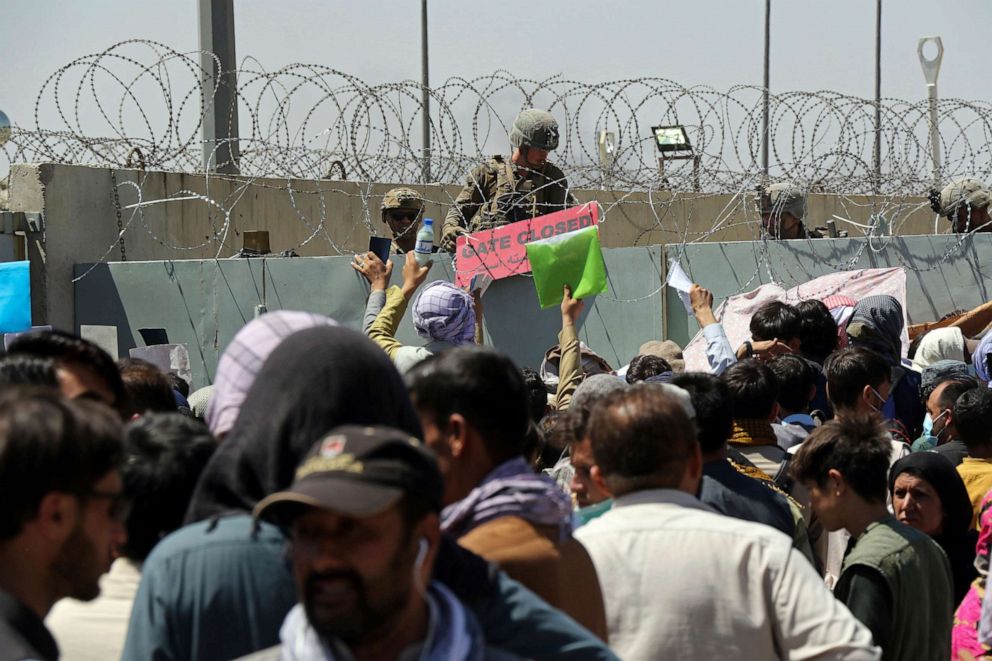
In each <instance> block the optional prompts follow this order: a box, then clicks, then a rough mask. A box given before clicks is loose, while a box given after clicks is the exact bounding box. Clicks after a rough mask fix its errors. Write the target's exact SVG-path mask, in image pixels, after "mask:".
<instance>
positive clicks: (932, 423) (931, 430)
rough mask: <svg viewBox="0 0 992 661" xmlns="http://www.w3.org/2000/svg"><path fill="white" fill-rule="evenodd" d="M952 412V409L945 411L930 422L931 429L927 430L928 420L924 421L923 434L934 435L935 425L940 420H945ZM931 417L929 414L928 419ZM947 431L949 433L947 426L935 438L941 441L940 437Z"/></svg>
mask: <svg viewBox="0 0 992 661" xmlns="http://www.w3.org/2000/svg"><path fill="white" fill-rule="evenodd" d="M950 412H951V411H950V409H944V412H943V413H941V414H940V415H938V416H937V417H936V418H934V419H933V420H932V421H931V422H930V429H927V426H926V420H925V419H924V422H923V432H924V433H926V434H933V426H934V424H935V423H936V422H937V421H938V420H940V419H941V418H943V417H944V416H945V415H947V414H948V413H950ZM929 417H930V414H929V413H927V418H929ZM945 431H947V425H946V424H945V425H944V426H943V427H941V428H940V431H939V432H937V435H936V436H935V438H937V439H940V437H941V436H942V435H943V433H944V432H945Z"/></svg>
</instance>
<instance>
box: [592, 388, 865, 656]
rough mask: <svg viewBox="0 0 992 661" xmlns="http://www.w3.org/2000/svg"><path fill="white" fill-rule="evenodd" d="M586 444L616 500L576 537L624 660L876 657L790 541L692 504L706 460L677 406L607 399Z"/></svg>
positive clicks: (650, 394) (650, 391) (625, 393)
mask: <svg viewBox="0 0 992 661" xmlns="http://www.w3.org/2000/svg"><path fill="white" fill-rule="evenodd" d="M589 437H590V439H591V442H592V448H593V453H594V455H595V458H596V464H597V465H598V466H599V468H600V470H601V471H602V474H603V476H604V478H605V480H606V483H607V485H608V486H609V488H610V489H611V491H612V492H613V493H614V496H615V498H616V502H615V503H614V506H613V508H612V509H611V510H610V511H609V512H607V513H605V514H603V515H602V516H601V517H599V518H597V519H596V520H594V521H591V522H590V523H589V524H588V525H586V526H583V527H582V528H579V530H578V532H577V533H576V536H577V537H578V539H579V540H580V541H581V542H582V543H583V544H584V545H585V547H586V548H587V549H588V550H589V554H590V555H591V556H592V558H593V562H594V563H595V565H596V571H597V572H598V573H599V576H600V579H601V584H602V586H603V590H604V594H605V597H606V613H607V622H608V625H609V632H610V646H611V647H612V648H613V650H614V651H616V653H617V654H618V655H619V656H620V657H621V658H624V659H679V660H680V661H695V660H697V659H699V660H703V659H706V660H710V659H715V658H748V659H781V658H812V657H814V656H815V657H816V658H820V659H871V658H877V650H876V649H875V648H873V647H872V645H871V638H870V635H869V632H868V631H867V630H866V629H865V628H864V627H863V626H862V625H861V624H860V623H858V622H857V620H855V618H854V617H852V616H851V614H850V613H849V612H848V611H847V610H846V609H845V608H844V607H843V606H842V605H841V604H839V603H838V602H837V601H836V600H835V599H834V598H833V597H832V596H831V595H830V592H829V591H828V590H827V588H826V586H825V585H824V584H823V582H822V580H821V579H820V577H819V576H818V575H817V573H816V571H815V570H814V569H813V568H812V567H811V566H810V564H809V563H808V562H806V561H804V560H802V559H801V558H800V557H799V554H798V553H797V552H796V550H795V549H793V548H791V540H790V539H789V537H787V536H786V535H783V534H782V533H780V532H779V531H777V530H774V529H772V528H771V527H769V526H765V525H760V524H755V523H751V522H749V521H741V520H738V519H734V518H730V517H726V516H723V515H721V514H717V513H716V512H714V511H712V510H711V509H710V508H709V507H707V506H706V505H704V504H703V503H701V502H699V500H697V499H696V498H695V494H696V492H697V490H698V489H699V480H700V477H701V474H702V457H701V454H700V447H699V444H698V443H697V441H696V433H695V429H694V428H693V424H692V420H691V419H690V418H689V416H688V414H687V411H686V407H685V405H684V404H683V403H682V402H681V401H680V400H679V399H677V398H676V397H675V396H673V395H672V394H670V393H669V392H668V391H666V390H665V389H663V388H660V387H659V386H655V385H651V384H637V385H634V386H631V387H629V388H627V389H625V390H622V391H619V392H614V393H612V394H610V395H608V396H607V397H606V398H605V399H603V400H602V401H600V402H599V403H598V404H597V405H596V407H595V408H594V409H593V412H592V416H591V418H590V420H589ZM659 549H664V553H659Z"/></svg>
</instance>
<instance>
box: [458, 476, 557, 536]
mask: <svg viewBox="0 0 992 661" xmlns="http://www.w3.org/2000/svg"><path fill="white" fill-rule="evenodd" d="M502 516H519V517H520V518H522V519H526V520H527V521H530V522H531V523H534V524H536V525H539V526H551V527H556V528H558V538H559V540H563V539H566V538H567V537H568V536H569V535H571V533H572V501H571V499H570V498H569V497H568V495H567V494H566V493H565V492H564V491H562V490H561V489H560V488H559V487H558V485H556V484H555V483H554V482H552V481H551V480H550V479H548V478H547V477H545V476H544V475H537V474H535V473H534V471H532V470H531V469H530V466H528V465H527V461H526V460H525V459H524V458H523V457H515V458H514V459H510V460H509V461H505V462H503V463H502V464H500V465H499V466H497V467H496V468H494V469H493V470H492V471H491V472H490V473H489V475H487V476H486V478H485V479H484V480H482V482H481V483H480V484H479V486H477V487H476V488H474V489H472V491H471V492H470V493H469V494H468V495H467V496H465V497H464V498H463V499H461V500H459V501H458V502H457V503H452V504H451V505H448V506H447V507H445V508H444V511H442V512H441V532H445V533H448V534H451V535H454V536H455V537H461V536H462V535H464V534H466V533H468V532H469V531H471V530H472V529H473V528H475V527H477V526H480V525H482V524H483V523H485V522H487V521H491V520H492V519H497V518H499V517H502Z"/></svg>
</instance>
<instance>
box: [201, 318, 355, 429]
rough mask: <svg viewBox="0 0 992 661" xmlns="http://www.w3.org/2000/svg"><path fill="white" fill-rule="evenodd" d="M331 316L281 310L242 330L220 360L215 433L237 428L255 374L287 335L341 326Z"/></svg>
mask: <svg viewBox="0 0 992 661" xmlns="http://www.w3.org/2000/svg"><path fill="white" fill-rule="evenodd" d="M337 325H338V324H337V322H336V321H334V320H333V319H330V318H328V317H325V316H322V315H319V314H313V313H311V312H297V311H293V310H277V311H274V312H269V313H267V314H263V315H262V316H261V317H259V318H258V319H253V320H252V321H250V322H248V324H247V325H245V327H244V328H242V329H241V330H240V331H238V334H237V335H235V336H234V339H233V340H231V343H230V344H229V345H227V348H226V349H224V354H223V355H222V356H221V357H220V362H218V363H217V375H216V376H215V377H214V392H213V396H212V397H211V399H210V404H209V405H208V406H207V417H206V421H207V426H208V427H210V431H211V432H212V433H213V434H214V435H215V436H217V435H220V434H226V433H227V432H229V431H231V428H232V427H234V421H235V420H237V419H238V413H240V412H241V403H242V402H244V401H245V395H246V394H248V390H249V388H251V384H252V383H254V382H255V375H256V374H258V371H259V370H260V369H262V363H264V362H265V359H266V358H268V357H269V354H270V353H272V352H273V351H274V350H275V348H276V347H277V346H279V344H280V343H281V342H282V341H283V339H284V338H286V337H288V336H290V335H292V334H293V333H295V332H297V331H301V330H304V329H307V328H312V327H314V326H337Z"/></svg>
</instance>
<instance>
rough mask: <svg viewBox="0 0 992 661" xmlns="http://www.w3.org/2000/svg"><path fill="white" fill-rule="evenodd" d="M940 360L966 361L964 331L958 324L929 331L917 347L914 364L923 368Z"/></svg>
mask: <svg viewBox="0 0 992 661" xmlns="http://www.w3.org/2000/svg"><path fill="white" fill-rule="evenodd" d="M939 360H956V361H960V362H962V363H963V362H964V333H962V332H961V329H960V328H958V327H957V326H951V327H949V328H936V329H934V330H932V331H930V332H928V333H927V334H926V335H925V336H924V337H923V339H922V340H920V345H919V346H918V347H917V348H916V356H915V357H914V358H913V364H914V365H916V367H920V368H923V367H928V366H930V365H933V364H934V363H936V362H937V361H939Z"/></svg>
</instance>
